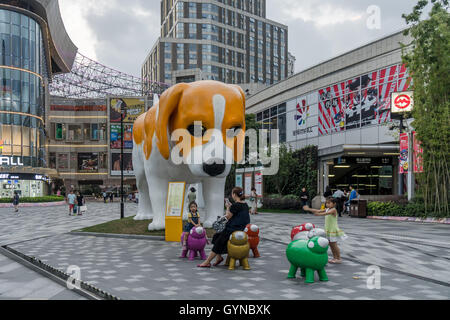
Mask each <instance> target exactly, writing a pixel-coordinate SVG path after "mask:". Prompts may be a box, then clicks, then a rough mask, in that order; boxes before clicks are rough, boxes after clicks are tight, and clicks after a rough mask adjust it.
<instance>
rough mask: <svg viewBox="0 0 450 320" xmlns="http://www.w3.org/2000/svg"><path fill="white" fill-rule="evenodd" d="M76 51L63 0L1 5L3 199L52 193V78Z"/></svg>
mask: <svg viewBox="0 0 450 320" xmlns="http://www.w3.org/2000/svg"><path fill="white" fill-rule="evenodd" d="M76 52H77V48H76V47H75V45H74V44H73V43H72V41H71V40H70V38H69V37H68V36H67V33H66V31H65V28H64V25H63V23H62V20H61V16H60V12H59V6H58V1H57V0H30V1H2V2H1V3H0V85H1V91H0V118H1V121H0V155H1V158H0V159H1V163H0V182H1V183H0V197H12V195H13V193H14V191H17V192H18V193H19V194H21V195H22V196H31V197H36V196H42V195H46V194H47V193H48V192H49V189H50V186H49V181H50V179H51V178H52V177H53V176H55V175H56V171H55V170H51V169H48V152H47V147H46V143H47V119H48V107H49V93H48V82H49V79H51V77H52V75H53V74H56V73H61V72H69V71H70V69H71V67H72V64H73V61H74V58H75V55H76Z"/></svg>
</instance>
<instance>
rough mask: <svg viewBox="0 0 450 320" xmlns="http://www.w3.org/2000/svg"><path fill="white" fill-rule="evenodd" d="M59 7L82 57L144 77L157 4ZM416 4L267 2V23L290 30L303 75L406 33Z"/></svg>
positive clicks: (128, 0) (124, 0)
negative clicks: (390, 36) (408, 15)
mask: <svg viewBox="0 0 450 320" xmlns="http://www.w3.org/2000/svg"><path fill="white" fill-rule="evenodd" d="M59 3H60V7H61V14H62V17H63V20H64V23H65V26H66V29H67V32H68V33H69V36H70V37H71V38H72V40H73V42H74V43H75V45H76V46H77V47H78V48H79V51H80V52H81V53H82V54H84V55H86V56H88V57H90V58H92V59H94V60H97V61H99V62H101V63H102V64H105V65H107V66H109V67H111V68H114V69H117V70H120V71H123V72H126V73H129V74H132V75H135V76H140V69H141V65H142V63H143V61H144V59H145V57H146V56H147V54H148V53H149V51H150V49H151V48H152V46H153V45H154V43H155V40H156V39H157V38H158V36H159V35H160V1H159V0H59ZM416 3H417V0H267V13H268V14H267V18H268V19H271V20H275V21H277V22H280V23H283V24H285V25H287V26H288V27H289V51H290V52H291V53H292V54H294V56H295V57H296V59H297V61H296V70H295V71H296V72H299V71H301V70H303V69H305V68H307V67H309V66H312V65H314V64H317V63H319V62H321V61H324V60H327V59H329V58H331V57H333V56H336V55H338V54H341V53H344V52H346V51H349V50H351V49H353V48H356V47H358V46H361V45H363V44H365V43H368V42H371V41H373V40H375V39H377V38H380V37H383V36H385V35H388V34H391V33H393V32H395V31H399V30H400V29H402V28H405V26H406V25H405V23H404V20H403V18H402V17H401V15H402V14H403V13H410V12H411V11H412V8H413V7H414V5H415V4H416ZM374 5H375V6H376V7H373V6H374ZM377 12H379V16H380V20H379V24H378V23H377V19H376V17H377ZM368 21H369V25H370V27H368ZM378 27H379V29H378Z"/></svg>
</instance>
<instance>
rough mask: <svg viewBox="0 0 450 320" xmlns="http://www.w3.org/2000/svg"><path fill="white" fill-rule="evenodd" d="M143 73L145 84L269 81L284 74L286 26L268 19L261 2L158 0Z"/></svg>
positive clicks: (264, 3)
mask: <svg viewBox="0 0 450 320" xmlns="http://www.w3.org/2000/svg"><path fill="white" fill-rule="evenodd" d="M141 73H142V79H143V85H144V87H145V86H146V83H148V82H164V83H168V84H175V83H179V82H191V81H198V80H218V81H222V82H226V83H237V84H242V83H260V84H264V85H270V84H273V83H276V82H278V81H281V80H283V79H285V78H287V76H288V28H287V26H285V25H283V24H280V23H277V22H274V21H271V20H268V19H266V1H265V0H250V1H248V0H246V1H244V0H219V1H213V0H196V1H181V0H162V1H161V37H160V38H159V39H158V41H157V42H156V44H155V45H154V46H153V48H152V49H151V52H150V53H149V55H148V56H147V58H146V59H145V61H144V63H143V65H142V72H141Z"/></svg>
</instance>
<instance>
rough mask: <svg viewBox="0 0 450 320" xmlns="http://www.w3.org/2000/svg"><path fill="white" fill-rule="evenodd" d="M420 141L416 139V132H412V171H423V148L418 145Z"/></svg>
mask: <svg viewBox="0 0 450 320" xmlns="http://www.w3.org/2000/svg"><path fill="white" fill-rule="evenodd" d="M420 145H421V142H420V141H418V140H417V137H416V132H415V131H414V132H413V146H414V173H422V172H423V157H422V154H423V149H422V148H421V147H420Z"/></svg>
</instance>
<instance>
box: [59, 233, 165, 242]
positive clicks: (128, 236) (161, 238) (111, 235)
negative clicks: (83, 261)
mask: <svg viewBox="0 0 450 320" xmlns="http://www.w3.org/2000/svg"><path fill="white" fill-rule="evenodd" d="M67 234H70V235H75V236H85V237H86V236H90V237H103V238H116V239H117V238H120V239H135V240H153V241H155V240H158V241H164V240H165V237H164V236H143V235H137V234H135V235H133V234H116V233H97V232H79V231H72V232H68V233H67Z"/></svg>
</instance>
